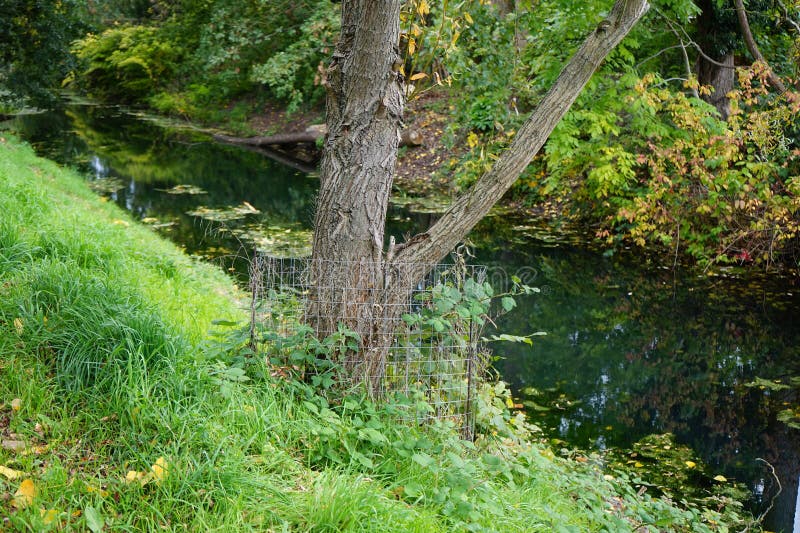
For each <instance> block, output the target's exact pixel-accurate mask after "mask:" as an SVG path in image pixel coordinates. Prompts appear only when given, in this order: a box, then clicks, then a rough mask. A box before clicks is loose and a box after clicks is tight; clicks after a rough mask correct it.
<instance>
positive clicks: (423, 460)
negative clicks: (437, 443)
mask: <svg viewBox="0 0 800 533" xmlns="http://www.w3.org/2000/svg"><path fill="white" fill-rule="evenodd" d="M411 460H412V461H414V462H415V463H417V464H418V465H420V466H423V467H425V468H427V467H429V466H431V465H432V464H434V463H435V462H436V459H434V458H433V457H431V456H430V455H428V454H427V453H415V454H414V455H412V456H411Z"/></svg>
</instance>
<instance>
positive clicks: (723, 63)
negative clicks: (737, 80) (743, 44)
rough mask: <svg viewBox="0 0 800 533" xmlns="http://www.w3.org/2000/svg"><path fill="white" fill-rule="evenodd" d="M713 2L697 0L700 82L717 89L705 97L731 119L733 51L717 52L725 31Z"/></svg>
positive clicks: (722, 114)
mask: <svg viewBox="0 0 800 533" xmlns="http://www.w3.org/2000/svg"><path fill="white" fill-rule="evenodd" d="M713 2H714V0H701V1H700V2H698V6H699V7H700V9H701V12H700V15H699V16H698V17H697V41H698V42H697V44H698V45H699V46H700V49H701V50H702V51H703V53H701V54H700V55H699V56H698V58H697V81H698V82H699V83H700V85H709V86H711V87H713V88H714V92H713V93H711V94H710V95H707V96H704V97H703V99H704V100H705V101H706V102H708V103H709V104H711V105H713V106H714V107H716V108H717V111H718V112H719V114H720V116H721V117H722V119H723V120H728V115H730V113H731V106H730V99H729V98H728V93H729V92H731V91H732V90H733V83H734V74H735V70H734V63H733V60H734V57H733V52H731V51H725V52H722V53H715V52H714V50H716V49H718V48H719V43H718V42H717V41H719V40H720V37H719V35H720V34H721V33H724V31H723V29H721V28H720V21H719V20H717V17H716V11H715V9H714V4H713Z"/></svg>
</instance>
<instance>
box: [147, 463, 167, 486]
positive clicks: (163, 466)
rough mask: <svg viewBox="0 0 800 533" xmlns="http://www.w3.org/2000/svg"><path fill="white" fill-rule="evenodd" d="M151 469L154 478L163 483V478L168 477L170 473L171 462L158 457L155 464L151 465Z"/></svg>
mask: <svg viewBox="0 0 800 533" xmlns="http://www.w3.org/2000/svg"><path fill="white" fill-rule="evenodd" d="M150 470H152V471H153V478H154V479H155V480H156V483H161V480H163V479H164V478H165V477H167V474H168V473H169V464H168V463H167V460H166V459H164V458H163V457H159V458H158V459H156V462H155V464H154V465H153V466H151V467H150Z"/></svg>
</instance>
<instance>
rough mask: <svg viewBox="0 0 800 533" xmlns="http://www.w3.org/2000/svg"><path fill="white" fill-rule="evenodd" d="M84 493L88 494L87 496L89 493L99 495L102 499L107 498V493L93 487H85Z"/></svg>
mask: <svg viewBox="0 0 800 533" xmlns="http://www.w3.org/2000/svg"><path fill="white" fill-rule="evenodd" d="M86 492H88V493H89V494H91V493H96V494H99V495H100V496H102V497H103V498H105V497H106V496H108V491H105V490H103V489H101V488H98V487H95V486H94V485H86Z"/></svg>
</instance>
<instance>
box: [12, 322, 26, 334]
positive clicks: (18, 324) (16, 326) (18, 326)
mask: <svg viewBox="0 0 800 533" xmlns="http://www.w3.org/2000/svg"><path fill="white" fill-rule="evenodd" d="M14 329H16V330H17V335H22V332H23V330H24V329H25V328H24V327H23V325H22V319H21V318H15V319H14Z"/></svg>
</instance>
